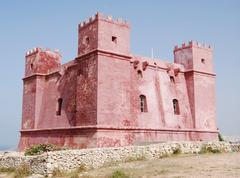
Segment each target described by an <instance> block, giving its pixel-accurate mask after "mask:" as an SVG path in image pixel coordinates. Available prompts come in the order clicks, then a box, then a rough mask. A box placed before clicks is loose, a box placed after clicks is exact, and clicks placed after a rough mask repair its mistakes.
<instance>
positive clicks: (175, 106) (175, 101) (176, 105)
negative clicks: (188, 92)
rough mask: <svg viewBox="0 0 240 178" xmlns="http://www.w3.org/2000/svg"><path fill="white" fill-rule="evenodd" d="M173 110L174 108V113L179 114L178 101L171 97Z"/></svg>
mask: <svg viewBox="0 0 240 178" xmlns="http://www.w3.org/2000/svg"><path fill="white" fill-rule="evenodd" d="M173 110H174V114H176V115H179V114H180V109H179V103H178V100H177V99H173Z"/></svg>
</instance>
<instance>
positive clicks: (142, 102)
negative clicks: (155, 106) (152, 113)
mask: <svg viewBox="0 0 240 178" xmlns="http://www.w3.org/2000/svg"><path fill="white" fill-rule="evenodd" d="M140 109H141V112H148V109H147V98H146V96H144V95H140Z"/></svg>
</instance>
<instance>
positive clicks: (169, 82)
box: [19, 14, 218, 150]
mask: <svg viewBox="0 0 240 178" xmlns="http://www.w3.org/2000/svg"><path fill="white" fill-rule="evenodd" d="M78 32H79V34H78V56H77V57H76V58H75V59H74V60H72V61H70V62H68V63H66V64H64V65H61V62H60V61H61V55H60V54H59V53H58V52H57V51H50V50H48V49H40V48H35V49H33V50H31V51H30V52H28V53H27V55H26V66H25V76H24V79H23V83H24V91H23V115H22V129H21V138H20V142H19V150H24V149H25V148H27V147H29V146H31V145H33V144H38V143H53V144H56V145H59V146H67V147H73V148H87V147H103V146H123V145H131V144H142V143H145V142H158V141H168V140H214V139H217V134H218V131H217V129H216V114H215V113H216V108H215V74H214V71H213V57H212V49H211V48H209V47H207V46H202V45H201V44H198V43H193V42H189V44H183V45H182V46H181V47H178V46H176V47H175V49H174V63H169V62H165V61H162V60H157V59H151V58H146V57H141V56H135V55H132V54H131V53H130V25H129V24H128V23H127V22H125V21H122V20H113V19H112V18H111V17H105V16H103V15H101V14H96V16H95V17H92V18H90V19H89V20H88V21H87V22H83V23H81V24H80V25H79V31H78ZM141 95H143V96H144V98H145V99H144V101H145V104H144V112H142V111H141V99H140V96H141ZM59 99H61V100H62V104H61V114H59V112H58V111H59ZM174 100H175V101H174ZM173 101H174V102H178V104H175V105H174V104H173ZM174 107H175V108H177V109H176V110H175V111H174Z"/></svg>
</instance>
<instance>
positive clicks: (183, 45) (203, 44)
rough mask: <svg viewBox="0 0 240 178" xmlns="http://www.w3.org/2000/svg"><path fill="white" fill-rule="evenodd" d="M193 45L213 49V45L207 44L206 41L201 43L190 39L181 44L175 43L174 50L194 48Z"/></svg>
mask: <svg viewBox="0 0 240 178" xmlns="http://www.w3.org/2000/svg"><path fill="white" fill-rule="evenodd" d="M192 47H197V48H203V49H207V50H212V47H211V46H210V45H207V44H205V43H199V42H197V41H188V42H187V43H182V45H181V46H178V45H175V47H174V51H178V50H181V49H185V48H192Z"/></svg>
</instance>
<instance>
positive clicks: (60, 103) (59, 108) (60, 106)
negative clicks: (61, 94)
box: [56, 98, 63, 116]
mask: <svg viewBox="0 0 240 178" xmlns="http://www.w3.org/2000/svg"><path fill="white" fill-rule="evenodd" d="M62 103H63V99H62V98H59V99H58V103H57V111H56V114H57V116H60V115H61V112H62Z"/></svg>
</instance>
